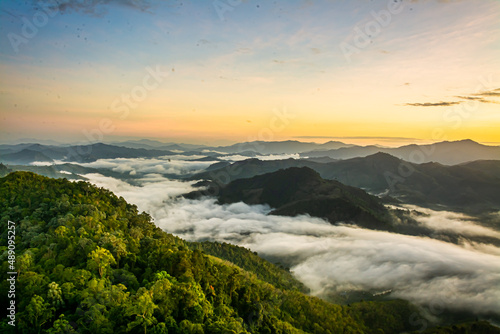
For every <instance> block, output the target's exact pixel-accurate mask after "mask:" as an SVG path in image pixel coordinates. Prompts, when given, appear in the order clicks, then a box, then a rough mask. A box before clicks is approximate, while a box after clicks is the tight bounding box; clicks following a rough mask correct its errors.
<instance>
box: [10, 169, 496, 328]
mask: <svg viewBox="0 0 500 334" xmlns="http://www.w3.org/2000/svg"><path fill="white" fill-rule="evenodd" d="M0 215H1V216H0V223H1V225H0V226H1V229H0V233H1V241H0V254H2V255H1V256H2V257H1V265H2V268H1V270H2V272H3V273H4V274H5V273H7V272H10V271H12V269H11V268H10V265H11V264H12V262H13V258H12V257H10V258H9V255H12V252H11V254H9V248H8V242H7V240H8V236H9V226H13V223H15V246H16V247H15V255H16V257H15V271H16V274H15V276H16V284H15V301H16V304H15V307H16V315H15V325H16V326H15V327H13V326H11V325H9V323H8V322H9V321H11V319H9V318H8V317H7V314H6V313H5V312H6V308H4V307H3V308H2V320H1V323H0V332H2V333H15V332H18V333H145V334H146V333H158V334H159V333H171V334H172V333H224V334H226V333H238V334H239V333H318V334H319V333H321V334H323V333H400V332H411V331H416V330H419V329H420V327H421V324H422V323H421V322H417V324H416V325H415V323H416V322H415V321H414V320H415V319H418V318H419V317H420V315H419V313H418V310H417V309H416V307H414V306H412V305H410V304H409V303H407V302H405V301H400V300H395V301H387V302H361V303H355V304H351V305H346V306H340V305H334V304H330V303H328V302H326V301H323V300H321V299H318V298H315V297H310V296H307V295H305V294H304V293H303V292H304V289H305V288H304V287H303V285H302V284H301V283H299V282H297V281H295V280H294V279H293V277H292V276H291V274H290V273H289V272H288V271H287V270H286V268H280V267H278V266H275V265H274V264H271V263H269V262H267V261H265V260H263V259H261V258H259V257H258V256H257V254H254V253H252V252H250V251H249V250H246V249H244V248H241V247H236V246H232V245H227V244H216V243H210V242H206V243H188V242H186V241H183V240H181V239H179V238H177V237H175V236H173V235H171V234H168V233H166V232H164V231H162V230H160V229H159V228H157V227H156V226H155V225H154V223H153V222H152V219H151V217H150V216H149V215H148V214H146V213H139V212H138V210H137V207H136V206H134V205H131V204H128V203H127V202H126V201H125V200H124V199H123V198H118V197H117V196H115V195H114V194H113V193H111V192H110V191H108V190H105V189H103V188H97V187H95V186H92V185H90V184H89V183H86V182H70V181H67V180H66V179H49V178H46V177H42V176H39V175H36V174H33V173H30V172H14V173H10V174H8V175H7V176H5V177H3V178H1V179H0ZM9 221H11V222H13V223H9ZM9 288H10V282H9V281H7V280H6V279H3V280H2V282H1V284H0V301H1V304H2V305H9V303H10V301H11V298H10V297H8V292H9ZM412 319H413V320H412ZM412 325H413V326H412ZM429 333H500V331H499V330H497V329H496V328H493V327H491V326H490V325H489V324H487V323H485V322H475V323H469V324H461V325H457V326H453V327H447V328H435V329H432V330H430V331H429Z"/></svg>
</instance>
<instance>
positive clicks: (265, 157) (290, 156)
mask: <svg viewBox="0 0 500 334" xmlns="http://www.w3.org/2000/svg"><path fill="white" fill-rule="evenodd" d="M218 158H219V159H220V160H227V161H242V160H247V159H248V156H244V155H240V154H235V155H226V156H223V157H218ZM254 158H256V159H259V160H262V161H267V160H286V159H300V155H299V154H298V153H295V154H270V155H258V156H255V157H254Z"/></svg>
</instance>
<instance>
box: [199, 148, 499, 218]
mask: <svg viewBox="0 0 500 334" xmlns="http://www.w3.org/2000/svg"><path fill="white" fill-rule="evenodd" d="M290 167H309V168H311V169H313V170H315V171H317V172H318V173H319V174H320V175H321V177H322V178H325V179H328V180H338V181H340V182H342V183H343V184H346V185H349V186H354V187H358V188H362V189H365V190H367V191H370V192H371V193H374V194H384V195H389V196H392V197H397V198H399V199H400V200H401V201H403V202H405V203H413V204H417V205H423V206H429V207H436V208H437V207H439V205H446V206H449V207H450V208H455V209H458V210H459V211H462V210H467V211H471V212H472V211H473V212H481V211H484V210H486V211H490V210H499V209H500V196H498V189H500V160H489V161H475V162H470V163H466V164H461V165H456V166H445V165H441V164H438V163H426V164H412V163H409V162H406V161H404V160H401V159H398V158H396V157H393V156H391V155H389V154H387V153H376V154H373V155H370V156H368V157H363V158H352V159H347V160H339V161H335V162H328V163H319V162H315V161H310V160H304V159H301V160H296V159H287V160H274V161H261V160H258V159H248V160H244V161H238V162H235V163H233V164H231V165H229V166H221V167H220V168H219V169H213V170H210V171H207V172H203V173H200V174H197V175H194V176H192V177H191V179H193V180H194V179H207V180H212V181H215V182H217V183H228V182H230V181H234V180H237V179H242V178H251V177H254V176H256V175H262V174H266V173H272V172H276V171H278V170H280V169H284V168H290Z"/></svg>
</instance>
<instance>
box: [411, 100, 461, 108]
mask: <svg viewBox="0 0 500 334" xmlns="http://www.w3.org/2000/svg"><path fill="white" fill-rule="evenodd" d="M460 103H461V102H456V101H454V102H443V101H441V102H425V103H405V104H404V105H405V106H412V107H449V106H454V105H456V104H460Z"/></svg>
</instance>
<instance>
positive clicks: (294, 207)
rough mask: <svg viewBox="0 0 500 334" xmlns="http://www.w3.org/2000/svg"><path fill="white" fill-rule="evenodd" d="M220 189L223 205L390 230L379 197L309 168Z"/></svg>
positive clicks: (274, 173)
mask: <svg viewBox="0 0 500 334" xmlns="http://www.w3.org/2000/svg"><path fill="white" fill-rule="evenodd" d="M215 186H216V187H217V185H215ZM217 190H218V195H217V198H218V201H219V203H221V204H225V203H235V202H239V201H243V202H245V203H247V204H268V205H269V206H271V207H272V208H274V210H273V211H272V212H271V214H275V215H282V216H296V215H300V214H309V215H311V216H315V217H321V218H325V219H327V220H328V221H330V222H331V223H337V222H346V223H355V224H357V225H360V226H364V227H368V228H373V229H390V226H389V223H388V222H387V221H386V214H387V210H386V209H385V207H384V206H383V205H382V204H381V203H380V202H379V200H378V199H377V198H376V197H375V196H371V195H369V194H367V193H366V192H365V191H363V190H361V189H358V188H354V187H350V186H346V185H343V184H342V183H340V182H338V181H333V180H324V179H322V178H321V176H320V175H319V174H318V173H317V172H315V171H314V170H312V169H310V168H307V167H303V168H296V167H292V168H288V169H284V170H279V171H276V172H273V173H268V174H264V175H259V176H254V177H252V178H248V179H238V180H235V181H232V182H231V183H229V184H228V185H226V186H223V187H222V188H220V189H217ZM203 193H204V192H203V191H202V192H194V193H191V194H188V195H186V197H187V198H196V197H197V196H200V195H203ZM208 193H211V191H210V190H209V191H208Z"/></svg>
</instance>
